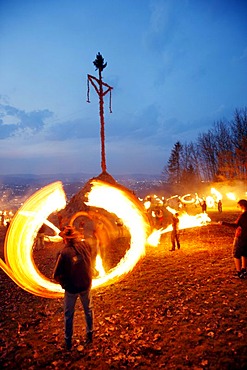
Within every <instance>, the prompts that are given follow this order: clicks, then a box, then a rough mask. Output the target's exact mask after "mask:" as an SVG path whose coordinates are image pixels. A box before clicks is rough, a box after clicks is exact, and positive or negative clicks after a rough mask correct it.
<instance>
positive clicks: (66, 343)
mask: <svg viewBox="0 0 247 370" xmlns="http://www.w3.org/2000/svg"><path fill="white" fill-rule="evenodd" d="M65 346H66V349H67V351H70V350H71V348H72V341H71V339H65Z"/></svg>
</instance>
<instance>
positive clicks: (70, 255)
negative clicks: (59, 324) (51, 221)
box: [54, 226, 93, 350]
mask: <svg viewBox="0 0 247 370" xmlns="http://www.w3.org/2000/svg"><path fill="white" fill-rule="evenodd" d="M59 235H60V236H62V237H63V240H64V243H65V247H64V248H63V250H62V251H61V252H60V253H59V255H58V258H57V262H56V266H55V270H54V279H55V280H56V281H57V282H58V283H59V284H61V286H62V288H63V289H64V290H65V293H64V324H65V344H66V347H67V349H68V350H70V349H71V347H72V336H73V319H74V312H75V304H76V300H77V298H78V297H79V298H80V300H81V303H82V306H83V309H84V314H85V320H86V335H87V336H86V344H89V343H91V342H92V340H93V305H92V298H91V285H92V260H91V247H90V245H89V244H88V243H87V242H86V241H85V240H84V239H82V237H83V236H82V234H80V233H78V232H77V231H76V229H75V228H74V227H72V226H66V227H65V228H64V230H63V231H62V232H61V233H60V234H59Z"/></svg>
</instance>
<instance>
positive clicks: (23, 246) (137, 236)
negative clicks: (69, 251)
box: [0, 180, 209, 298]
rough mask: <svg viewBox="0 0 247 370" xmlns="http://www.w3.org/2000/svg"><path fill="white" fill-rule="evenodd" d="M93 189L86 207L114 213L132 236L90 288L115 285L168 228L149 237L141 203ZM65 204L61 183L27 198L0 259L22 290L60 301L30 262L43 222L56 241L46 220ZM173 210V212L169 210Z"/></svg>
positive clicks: (201, 220)
mask: <svg viewBox="0 0 247 370" xmlns="http://www.w3.org/2000/svg"><path fill="white" fill-rule="evenodd" d="M91 184H92V188H91V191H90V192H89V193H88V202H87V205H89V206H92V207H98V208H103V209H105V210H106V211H108V212H109V213H114V214H116V216H117V217H119V218H121V219H122V220H123V223H124V225H125V226H126V227H127V229H128V230H129V233H130V235H131V243H130V248H129V250H128V251H127V252H126V254H125V256H124V257H123V258H122V259H121V261H120V262H119V263H118V265H117V266H115V267H114V268H112V269H111V270H110V271H109V272H108V273H105V274H100V275H99V277H98V278H96V279H93V288H97V287H99V286H101V285H105V284H109V283H113V282H116V281H117V280H118V279H119V278H120V277H121V276H122V275H124V274H126V273H128V272H130V271H131V270H132V269H133V267H134V266H135V265H136V263H137V262H138V260H139V259H140V258H141V257H142V256H143V255H145V246H146V245H147V244H152V245H153V244H154V242H153V239H154V238H156V242H155V244H156V245H157V244H158V242H159V238H160V236H161V235H162V234H163V233H166V232H169V231H170V230H171V227H168V228H166V229H161V230H157V231H155V232H154V233H153V234H152V235H151V236H149V235H148V234H149V231H150V225H149V224H148V220H147V218H146V214H145V212H144V211H143V208H142V207H141V206H140V203H138V202H137V201H135V199H134V198H133V197H131V195H130V194H128V193H126V192H125V191H123V190H121V189H119V188H118V187H115V186H113V185H110V184H108V183H104V182H102V181H100V180H93V181H92V182H91ZM65 205H66V199H65V193H64V191H63V188H62V184H61V183H60V182H56V183H53V184H50V185H47V186H46V187H44V188H43V189H41V190H39V191H38V192H36V193H35V194H34V195H33V196H32V197H31V198H29V199H28V200H27V201H26V202H25V203H24V205H23V206H22V207H21V208H20V210H19V211H18V212H17V213H16V214H15V216H14V218H13V220H12V222H11V225H10V227H9V229H8V232H7V235H6V239H5V245H4V257H5V262H4V261H3V260H2V259H0V267H1V268H2V269H3V271H5V273H6V274H7V275H8V276H9V277H10V278H11V279H12V280H13V281H14V282H15V283H16V284H17V285H19V286H20V287H21V288H22V289H24V290H26V291H28V292H30V293H32V294H34V295H37V296H41V297H46V298H59V297H62V296H63V289H62V288H61V287H60V285H58V284H56V283H53V282H52V281H51V280H50V279H48V278H47V277H45V276H44V275H42V274H41V273H40V271H39V270H38V269H37V267H36V266H35V264H34V260H33V250H32V249H33V243H34V239H35V237H36V235H37V232H38V230H39V228H40V227H41V225H42V224H43V223H45V224H47V225H48V226H50V227H51V228H52V229H53V230H54V233H55V235H54V237H53V240H54V241H56V240H59V238H60V237H59V236H58V233H59V230H58V229H57V228H56V227H55V226H54V225H53V226H52V224H51V223H50V222H49V221H48V220H47V218H48V216H49V215H50V214H51V213H54V212H56V211H58V210H60V209H62V208H64V207H65ZM171 211H173V210H171ZM183 219H184V221H183ZM208 221H209V219H207V218H206V215H205V214H204V216H203V217H200V215H198V216H197V217H196V216H188V215H187V216H186V217H185V216H184V217H182V218H181V228H186V227H194V226H202V225H203V224H205V222H208Z"/></svg>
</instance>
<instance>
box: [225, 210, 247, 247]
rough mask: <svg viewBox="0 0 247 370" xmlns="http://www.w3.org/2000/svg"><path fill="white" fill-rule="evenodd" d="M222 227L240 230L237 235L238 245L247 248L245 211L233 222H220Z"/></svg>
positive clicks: (246, 213)
mask: <svg viewBox="0 0 247 370" xmlns="http://www.w3.org/2000/svg"><path fill="white" fill-rule="evenodd" d="M222 225H226V226H231V227H235V228H241V232H240V233H239V234H240V235H238V238H239V243H240V245H246V246H247V211H245V212H243V213H242V214H241V215H240V216H239V217H238V219H237V220H236V221H235V222H225V221H223V222H222Z"/></svg>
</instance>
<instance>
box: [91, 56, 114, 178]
mask: <svg viewBox="0 0 247 370" xmlns="http://www.w3.org/2000/svg"><path fill="white" fill-rule="evenodd" d="M93 64H94V65H95V67H96V71H97V69H98V71H99V78H96V77H94V76H91V75H87V102H88V103H90V100H89V82H91V84H92V85H93V87H94V88H95V91H96V92H97V94H98V95H99V115H100V137H101V168H102V172H106V158H105V120H104V96H105V95H106V94H107V93H108V92H110V104H109V109H110V113H112V110H111V90H112V89H113V87H111V86H109V85H108V84H106V83H105V82H103V81H102V74H101V73H102V71H103V69H104V68H105V67H106V66H107V63H104V58H103V57H102V55H101V54H100V53H98V54H97V55H96V59H95V60H94V62H93Z"/></svg>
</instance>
